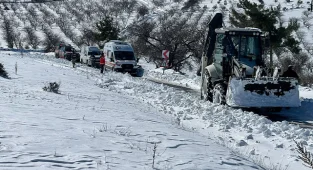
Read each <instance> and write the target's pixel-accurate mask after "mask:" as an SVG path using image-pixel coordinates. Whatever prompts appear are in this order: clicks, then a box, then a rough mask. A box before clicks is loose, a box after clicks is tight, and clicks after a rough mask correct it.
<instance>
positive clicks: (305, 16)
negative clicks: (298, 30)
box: [301, 11, 313, 29]
mask: <svg viewBox="0 0 313 170" xmlns="http://www.w3.org/2000/svg"><path fill="white" fill-rule="evenodd" d="M301 20H302V21H303V25H304V26H305V27H306V28H307V29H310V28H311V27H312V26H313V23H312V22H313V21H312V20H313V15H312V14H311V12H310V11H303V13H302V17H301Z"/></svg>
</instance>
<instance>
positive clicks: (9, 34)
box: [1, 16, 16, 48]
mask: <svg viewBox="0 0 313 170" xmlns="http://www.w3.org/2000/svg"><path fill="white" fill-rule="evenodd" d="M1 27H2V30H3V33H4V39H5V41H6V42H7V44H8V47H9V48H13V46H14V40H15V37H16V35H15V31H14V27H13V23H12V21H11V20H10V18H7V16H4V18H3V24H2V25H1Z"/></svg>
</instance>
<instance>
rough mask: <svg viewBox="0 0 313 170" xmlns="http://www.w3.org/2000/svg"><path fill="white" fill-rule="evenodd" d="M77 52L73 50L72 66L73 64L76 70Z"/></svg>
mask: <svg viewBox="0 0 313 170" xmlns="http://www.w3.org/2000/svg"><path fill="white" fill-rule="evenodd" d="M76 57H77V56H76V52H75V49H74V48H72V58H71V59H72V64H73V68H75V64H76V60H77V59H76Z"/></svg>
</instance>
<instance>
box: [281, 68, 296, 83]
mask: <svg viewBox="0 0 313 170" xmlns="http://www.w3.org/2000/svg"><path fill="white" fill-rule="evenodd" d="M282 77H294V78H296V79H298V80H299V76H298V74H297V73H296V72H295V71H294V70H293V66H292V65H289V66H288V69H287V70H286V71H285V72H284V73H283V75H282Z"/></svg>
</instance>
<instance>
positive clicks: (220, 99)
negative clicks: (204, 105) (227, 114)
mask: <svg viewBox="0 0 313 170" xmlns="http://www.w3.org/2000/svg"><path fill="white" fill-rule="evenodd" d="M225 96H226V88H225V85H224V84H222V83H218V84H216V85H215V86H214V88H213V103H215V104H221V105H225V104H226V97H225Z"/></svg>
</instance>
